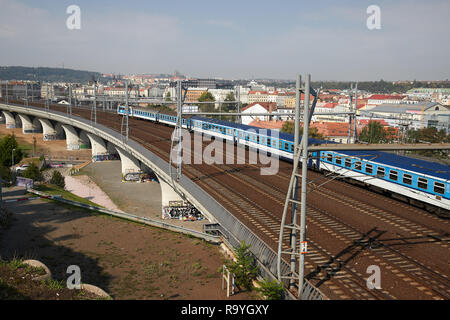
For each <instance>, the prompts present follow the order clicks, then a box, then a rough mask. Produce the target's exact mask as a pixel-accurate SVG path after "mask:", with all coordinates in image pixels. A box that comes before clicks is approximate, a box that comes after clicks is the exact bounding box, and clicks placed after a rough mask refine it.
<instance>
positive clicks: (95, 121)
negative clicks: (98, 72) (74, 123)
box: [94, 80, 97, 123]
mask: <svg viewBox="0 0 450 320" xmlns="http://www.w3.org/2000/svg"><path fill="white" fill-rule="evenodd" d="M94 123H97V82H96V81H95V80H94Z"/></svg>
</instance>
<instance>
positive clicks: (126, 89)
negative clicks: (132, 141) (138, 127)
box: [125, 80, 130, 141]
mask: <svg viewBox="0 0 450 320" xmlns="http://www.w3.org/2000/svg"><path fill="white" fill-rule="evenodd" d="M125 104H126V106H127V114H126V116H125V119H126V120H125V122H126V123H125V133H126V137H127V141H128V113H129V112H130V106H129V105H128V80H125Z"/></svg>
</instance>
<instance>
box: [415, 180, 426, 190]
mask: <svg viewBox="0 0 450 320" xmlns="http://www.w3.org/2000/svg"><path fill="white" fill-rule="evenodd" d="M417 186H418V187H419V188H421V189H428V180H427V179H425V178H419V179H417Z"/></svg>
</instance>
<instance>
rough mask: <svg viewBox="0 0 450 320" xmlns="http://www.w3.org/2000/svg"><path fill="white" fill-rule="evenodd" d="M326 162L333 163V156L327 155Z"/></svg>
mask: <svg viewBox="0 0 450 320" xmlns="http://www.w3.org/2000/svg"><path fill="white" fill-rule="evenodd" d="M327 161H329V162H332V161H333V155H332V154H331V153H327Z"/></svg>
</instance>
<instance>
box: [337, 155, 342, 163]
mask: <svg viewBox="0 0 450 320" xmlns="http://www.w3.org/2000/svg"><path fill="white" fill-rule="evenodd" d="M336 164H339V165H340V164H342V158H341V157H336Z"/></svg>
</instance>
